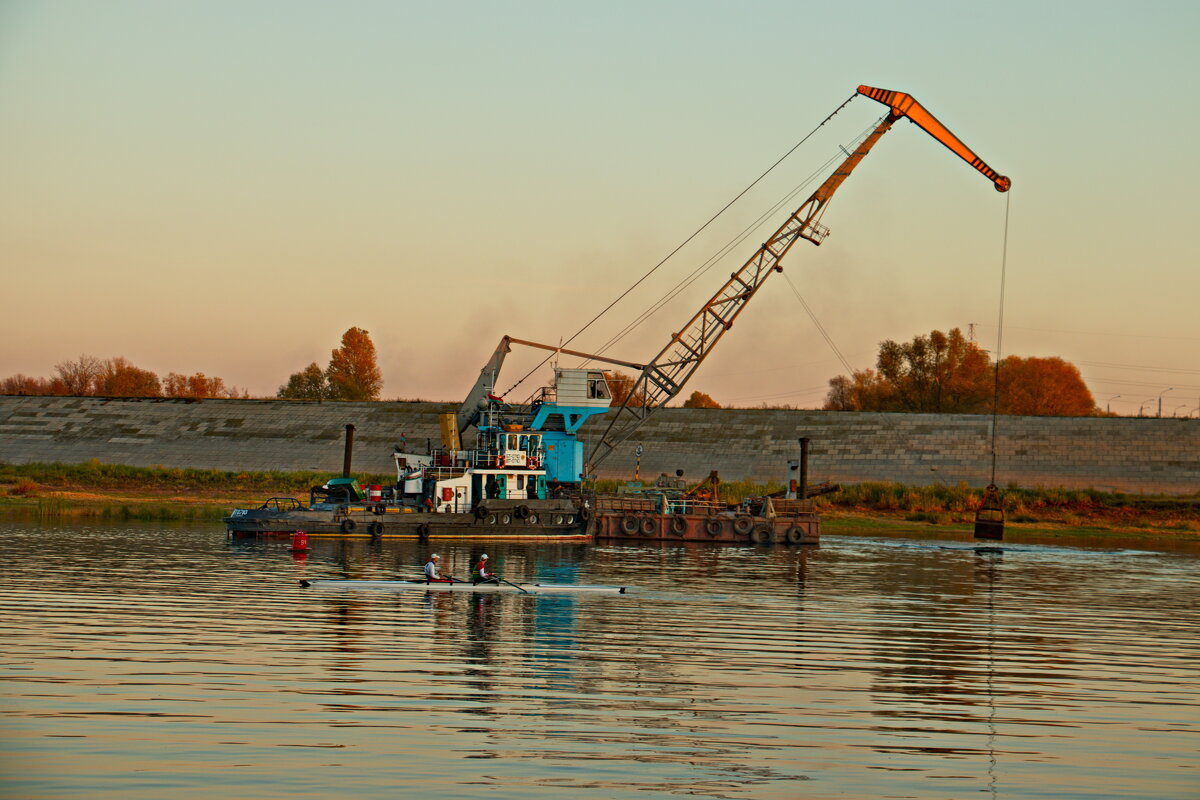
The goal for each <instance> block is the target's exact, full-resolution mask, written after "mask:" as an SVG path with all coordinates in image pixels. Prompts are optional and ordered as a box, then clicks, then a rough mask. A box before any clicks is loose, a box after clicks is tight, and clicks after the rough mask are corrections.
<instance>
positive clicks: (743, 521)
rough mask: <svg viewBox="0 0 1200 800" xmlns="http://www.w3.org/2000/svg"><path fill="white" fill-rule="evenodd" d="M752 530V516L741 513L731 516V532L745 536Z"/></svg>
mask: <svg viewBox="0 0 1200 800" xmlns="http://www.w3.org/2000/svg"><path fill="white" fill-rule="evenodd" d="M752 530H754V518H753V517H747V516H745V515H742V516H740V517H734V518H733V532H734V533H736V534H737V535H738V536H746V535H747V534H749V533H750V531H752Z"/></svg>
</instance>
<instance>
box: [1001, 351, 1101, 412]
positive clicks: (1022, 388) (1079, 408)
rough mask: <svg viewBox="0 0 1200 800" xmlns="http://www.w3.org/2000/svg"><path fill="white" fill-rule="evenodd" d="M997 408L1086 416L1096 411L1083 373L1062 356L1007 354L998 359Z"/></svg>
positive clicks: (1009, 410) (1002, 410)
mask: <svg viewBox="0 0 1200 800" xmlns="http://www.w3.org/2000/svg"><path fill="white" fill-rule="evenodd" d="M1000 412H1001V413H1003V414H1023V415H1028V416H1044V417H1086V416H1091V415H1093V414H1095V413H1096V412H1097V409H1096V400H1095V398H1093V397H1092V393H1091V391H1090V390H1089V389H1088V388H1087V384H1085V383H1084V382H1083V376H1082V375H1080V374H1079V369H1078V368H1077V367H1076V366H1075V365H1074V364H1068V363H1067V362H1066V361H1063V360H1062V359H1061V358H1057V357H1054V358H1038V357H1036V356H1034V357H1030V358H1020V357H1018V356H1008V357H1007V358H1005V359H1004V360H1003V361H1001V362H1000Z"/></svg>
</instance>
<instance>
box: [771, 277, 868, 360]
mask: <svg viewBox="0 0 1200 800" xmlns="http://www.w3.org/2000/svg"><path fill="white" fill-rule="evenodd" d="M783 277H784V280H786V281H787V285H788V286H790V287H792V294H794V295H796V299H797V300H799V301H800V305H802V306H804V310H805V311H806V312H808V318H809V319H811V320H812V321H813V325H816V326H817V330H818V331H820V332H821V336H822V337H823V338H824V339H825V343H826V344H827V345H829V349H830V350H832V351H833V354H834V355H835V356H837V357H838V361H841V362H842V366H843V367H845V368H846V377H847V378H851V379H852V378H853V377H854V368H853V367H851V366H850V362H849V361H847V360H846V357H845V356H843V355H842V351H841V350H838V346H837V345H836V344H834V343H833V339H832V338H830V336H829V334H828V333H827V332H826V330H825V326H824V325H822V324H821V320H819V319H817V315H816V314H814V313H813V310H812V309H811V308H809V307H808V303H806V302H804V298H803V297H801V296H800V290H799V289H797V288H796V284H794V283H792V279H791V278H790V277H788V274H787V273H786V272H785V273H783Z"/></svg>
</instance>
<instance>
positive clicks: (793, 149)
mask: <svg viewBox="0 0 1200 800" xmlns="http://www.w3.org/2000/svg"><path fill="white" fill-rule="evenodd" d="M856 97H858V92H855V93H854V94H852V95H850V96H849V97H848V98H846V100H845V102H843V103H842V104H841V105H840V106H838V107H837V108H835V109H834V110H833V113H831V114H830V115H829V116H827V117H826V118H825V119H823V120H821V122H820V123H819V124H818V125H817V126H816V127H815V128H813V129H812V130H811V131H809V132H808V133H807V134H806V135H805V136H804V138H803V139H801V140H800V141H798V142H796V144H794V145H792V147H791V149H790V150H788V151H787V152H786V153H784V154H783V155H782V156H780V157H779V160H778V161H776V162H775V163H774V164H772V165H771V166H770V167H768V168H767V170H766V171H765V172H763V174H761V175H759V176H758V177H757V178H755V179H754V181H753V182H752V183H751V184H750V185H749V186H747V187H746V188H745V189H742V191H740V192H738V194H737V196H735V197H734V198H733V199H732V200H730V201H729V202H728V203H726V204H725V205H724V207H722V208H721V210H720V211H718V212H717V213H716V214H713V215H712V217H711V218H709V220H708V222H705V223H704V224H703V225H701V226H700V227H699V228H697V229H696V231H695V233H693V234H692V235H691V236H689V237H687V238H686V239H684V240H683V241H682V242H681V243H680V244H679V245H678V246H677V247H676V248H675V249H674V250H672V251H671V252H669V253H667V255H666V256H664V257H663V259H662V260H661V261H659V262H658V263H657V264H655V265H654V266H653V267H651V268H650V270H649V271H648V272H647V273H646V274H645V275H643V276H642V277H640V278H638V279H637V280H636V281H634V283H633V285H632V286H630V287H629V288H628V289H626V290H625V291H624V292H622V293H621V294H620V295H618V296H617V298H616V299H615V300H613V301H612V302H611V303H609V304H608V305H607V306H605V307H604V309H603V310H601V311H600V313H599V314H597V315H596V316H594V317H592V318H591V319H590V320H588V322H587V323H586V324H585V325H584V326H583V327H582V328H580V329H579V330H577V331H575V333H573V334H571V338H569V339H567V340H566V341H564V342H562V343H560V344H559V347H565V346H567V345H568V344H570V343H571V342H573V341H575V339H576V338H578V337H579V335H580V334H581V333H583V332H584V331H586V330H587V329H588V328H590V327H591V326H592V324H593V323H595V322H596V320H598V319H600V318H601V317H602V316H604V315H605V314H607V313H608V312H609V311H610V310H611V309H612V307H613V306H615V305H616V304H617V303H619V302H621V301H622V300H624V299H625V297H626V296H627V295H628V294H629V293H630V292H632V291H633V290H634V289H636V288H637V287H638V286H639V285H641V283H642V282H643V281H645V280H646V279H647V278H649V277H650V276H651V275H653V274H654V273H655V272H656V271H657V270H658V268H659V267H661V266H662V265H663V264H665V263H667V261H668V260H669V259H670V258H671V257H672V256H674V255H675V254H676V253H678V252H679V251H680V250H682V249H683V248H684V246H686V245H687V244H688V243H689V242H691V241H692V239H695V238H696V237H697V236H699V235H700V233H701V232H702V231H703V230H704V229H705V228H707V227H708V226H709V225H711V224H712V223H713V222H715V221H716V219H717V217H719V216H721V215H722V214H724V213H725V212H726V211H728V210H729V207H730V206H732V205H733V204H734V203H736V202H737V201H738V200H740V199H741V198H742V196H743V195H745V194H746V192H748V191H750V190H751V189H753V188H754V187H755V186H757V185H758V183H759V181H761V180H762V179H763V178H765V177H767V175H769V174H770V173H771V171H772V170H774V169H775V168H776V167H778V166H779V165H780V164H781V163H783V161H784V159H786V158H787V157H788V156H790V155H791V154H792V153H794V152H796V149H797V148H799V147H800V145H802V144H804V143H805V142H807V141H808V140H809V139H810V138H812V136H813V135H814V134H815V133H816V132H817V131H819V130H820V129H821V128H822V127H824V126H825V123H827V122H829V120H831V119H833V118H834V117H835V116H837V114H838V112H839V111H841V110H842V109H843V108H845V107H846V106H848V105H850V102H851V101H852V100H854V98H856ZM553 357H554V354H553V353H551V354H550V355H548V356H546V357H545V358H543V359H542V360H541V361H539V362H538V364H537V366H535V367H534V368H533V369H531V370H529V372H527V373H525V375H524V376H523V377H522V378H521V379H520V380H519V381H517V382H516V383H514V384H513V385H512V387H510V388H509V390H508V392H511V391H513V390H514V389H516V388H517V387H518V386H520V385H521V384H522V383H524V382H525V381H527V380H528V379H529V376H531V375H533V373H535V372H537V371H538V370H539V369H541V368H542V366H543V365H545V363H546V362H547V361H549V360H550V359H551V358H553ZM508 392H505V393H504V394H508Z"/></svg>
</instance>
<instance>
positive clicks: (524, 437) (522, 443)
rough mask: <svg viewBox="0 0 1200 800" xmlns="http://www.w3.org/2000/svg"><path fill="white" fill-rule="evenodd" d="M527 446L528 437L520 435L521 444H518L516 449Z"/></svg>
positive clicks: (522, 448)
mask: <svg viewBox="0 0 1200 800" xmlns="http://www.w3.org/2000/svg"><path fill="white" fill-rule="evenodd" d="M528 446H529V437H528V436H522V437H521V446H520V447H519V448H518V449H520V450H524V449H526V448H527V447H528Z"/></svg>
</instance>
